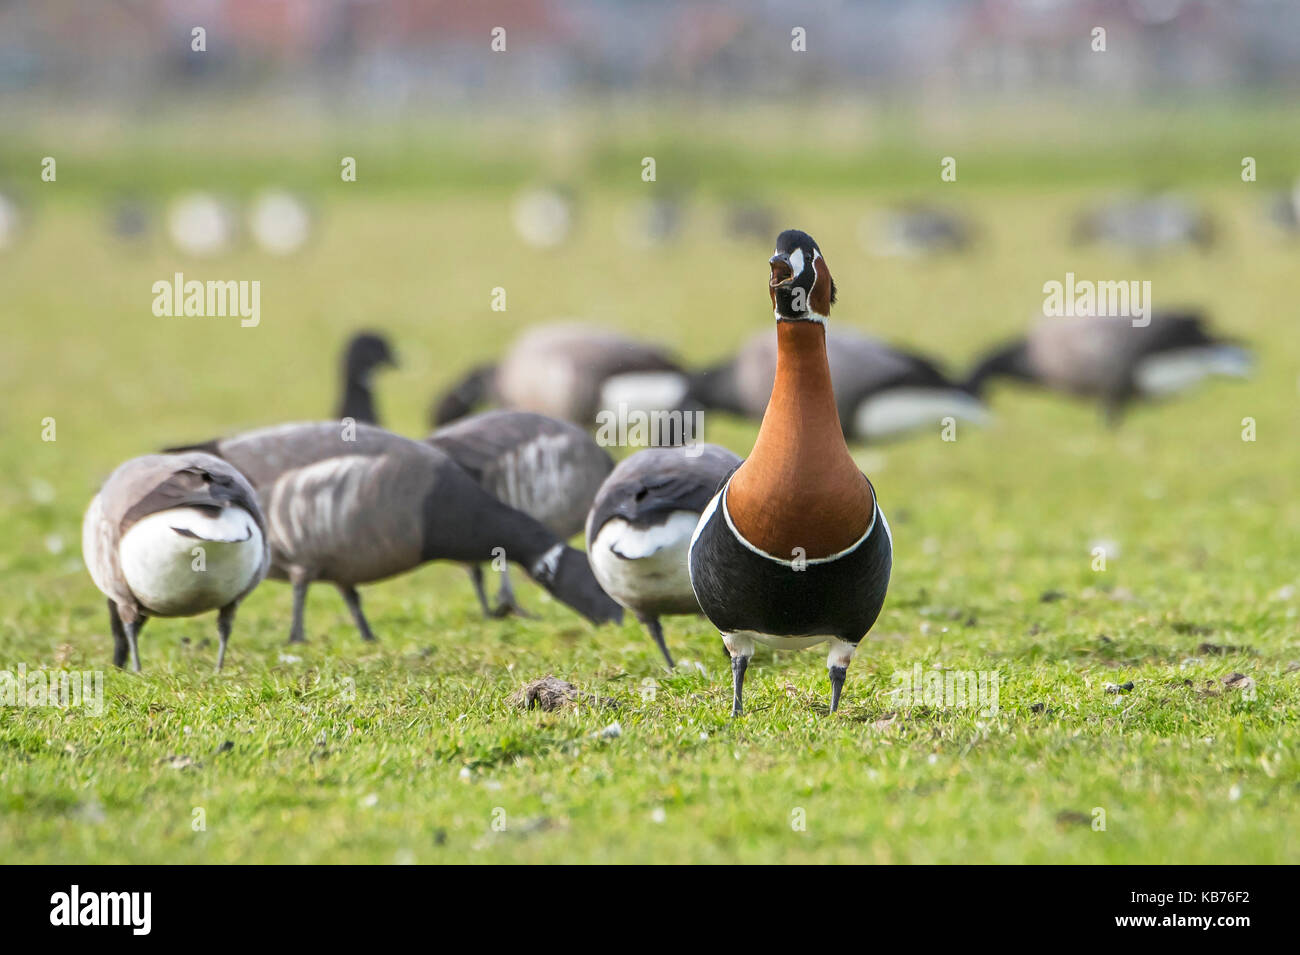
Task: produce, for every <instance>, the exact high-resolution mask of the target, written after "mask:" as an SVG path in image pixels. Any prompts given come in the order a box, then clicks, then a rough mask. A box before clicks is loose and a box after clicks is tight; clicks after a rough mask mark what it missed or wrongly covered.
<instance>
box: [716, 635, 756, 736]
mask: <svg viewBox="0 0 1300 955" xmlns="http://www.w3.org/2000/svg"><path fill="white" fill-rule="evenodd" d="M722 642H723V643H724V644H726V646H727V652H728V653H730V654H731V715H732V716H739V715H740V714H741V713H743V712H744V710H745V704H744V694H745V670H747V669H748V668H749V658H750V657H752V656H753V655H754V638H753V637H751V636H749V635H747V634H738V633H724V634H723V635H722Z"/></svg>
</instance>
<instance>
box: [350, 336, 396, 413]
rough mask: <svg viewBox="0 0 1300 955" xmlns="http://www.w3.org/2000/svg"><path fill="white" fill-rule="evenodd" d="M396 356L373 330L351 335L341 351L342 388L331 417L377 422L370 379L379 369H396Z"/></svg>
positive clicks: (383, 338)
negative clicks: (334, 412)
mask: <svg viewBox="0 0 1300 955" xmlns="http://www.w3.org/2000/svg"><path fill="white" fill-rule="evenodd" d="M396 367H397V359H396V358H394V357H393V349H392V347H391V346H390V345H389V344H388V339H386V338H385V337H384V336H383V335H380V334H378V333H376V332H359V333H357V334H356V335H353V336H352V338H351V339H350V340H349V341H348V344H347V347H346V348H345V349H344V351H343V388H342V394H341V395H339V403H338V408H337V411H336V414H335V416H336V417H337V418H339V419H340V420H341V419H343V418H351V419H352V420H353V421H356V422H359V423H361V424H378V423H379V413H378V411H377V410H376V409H375V399H374V395H373V394H372V392H371V390H370V383H371V379H372V377H373V376H374V373H375V370H376V369H379V368H396Z"/></svg>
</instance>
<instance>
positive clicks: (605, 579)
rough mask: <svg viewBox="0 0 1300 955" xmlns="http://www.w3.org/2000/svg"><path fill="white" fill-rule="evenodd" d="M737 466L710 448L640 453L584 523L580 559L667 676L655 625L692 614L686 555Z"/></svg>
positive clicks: (608, 483)
mask: <svg viewBox="0 0 1300 955" xmlns="http://www.w3.org/2000/svg"><path fill="white" fill-rule="evenodd" d="M738 464H740V458H738V457H737V456H736V455H734V454H732V453H731V452H730V451H728V450H727V449H726V448H721V447H718V446H717V445H716V444H699V445H694V446H692V447H689V448H646V449H645V450H644V451H638V452H637V453H636V454H633V455H632V456H631V457H629V458H626V459H625V460H623V461H622V462H621V463H620V464H619V465H618V467H616V468H614V471H613V473H611V474H610V476H609V477H608V478H606V480H605V483H604V484H603V485H602V486H601V488H600V493H598V494H597V495H596V500H595V503H594V504H593V505H592V508H591V514H590V515H589V516H588V517H587V557H588V559H589V560H590V561H591V567H592V569H593V570H594V571H595V572H596V579H597V580H598V581H600V585H601V586H602V587H604V588H605V592H606V593H608V594H609V595H610V596H611V597H613V598H614V599H615V600H617V601H618V602H619V603H621V604H622V605H623V606H624V607H626V608H627V609H628V610H631V611H632V612H633V613H635V614H636V616H637V619H638V620H640V621H641V623H642V624H643V625H644V626H645V628H646V629H647V630H648V631H650V636H651V637H653V638H654V642H655V644H656V645H657V646H658V647H659V650H660V651H661V652H662V653H663V655H664V659H665V660H666V661H667V662H668V668H669V669H672V666H673V658H672V655H671V654H670V653H669V652H668V645H667V644H666V643H665V642H664V631H663V627H662V626H660V624H659V617H660V616H662V615H665V614H681V613H699V612H700V606H699V604H698V603H696V600H695V593H694V592H693V591H692V590H691V579H690V573H689V571H688V570H687V566H686V550H687V547H688V546H689V544H690V540H691V535H692V534H693V533H694V532H695V525H696V524H697V523H698V522H699V519H700V514H701V513H703V511H704V508H705V507H706V506H707V505H708V503H709V501H710V500H711V499H712V498H713V495H714V494H716V493H717V491H718V488H719V487H721V486H722V482H723V481H724V480H726V478H727V475H729V474H730V473H731V472H732V471H733V470H735V468H736V466H737V465H738Z"/></svg>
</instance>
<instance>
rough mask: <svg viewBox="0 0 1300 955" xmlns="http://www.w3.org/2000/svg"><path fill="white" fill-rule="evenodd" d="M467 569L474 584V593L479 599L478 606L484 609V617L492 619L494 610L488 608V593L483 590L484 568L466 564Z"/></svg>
mask: <svg viewBox="0 0 1300 955" xmlns="http://www.w3.org/2000/svg"><path fill="white" fill-rule="evenodd" d="M465 569H466V570H468V571H469V579H470V580H472V581H473V582H474V593H475V595H476V596H477V597H478V605H479V606H480V607H482V608H483V616H485V617H491V616H492V608H491V607H489V606H488V600H487V591H485V590H484V589H483V568H482V566H481V565H479V564H466V565H465Z"/></svg>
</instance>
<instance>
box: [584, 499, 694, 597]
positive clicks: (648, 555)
mask: <svg viewBox="0 0 1300 955" xmlns="http://www.w3.org/2000/svg"><path fill="white" fill-rule="evenodd" d="M698 521H699V515H698V514H696V513H695V512H694V511H675V512H673V513H672V514H671V515H670V516H669V518H668V520H667V521H666V522H665V523H663V524H660V525H657V526H654V527H644V528H643V527H634V526H632V525H631V524H629V523H628V522H627V521H625V520H623V519H622V518H621V517H612V518H610V519H609V520H608V521H606V522H605V524H604V526H603V527H601V529H600V533H598V534H597V535H596V539H595V540H594V541H592V543H591V549H590V553H589V557H590V560H591V569H592V571H593V572H594V573H595V575H596V580H597V581H598V582H599V583H600V586H601V587H602V588H604V590H605V592H606V593H608V594H609V595H610V596H611V597H613V598H614V599H615V600H617V601H618V602H619V603H621V604H623V605H624V606H636V605H638V604H650V603H662V602H668V603H681V604H686V605H688V606H689V605H691V604H693V602H694V600H695V595H694V592H693V591H692V590H691V580H690V571H689V568H688V565H687V557H688V550H689V547H690V542H691V539H692V537H693V535H694V532H695V526H696V524H697V523H698Z"/></svg>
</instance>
